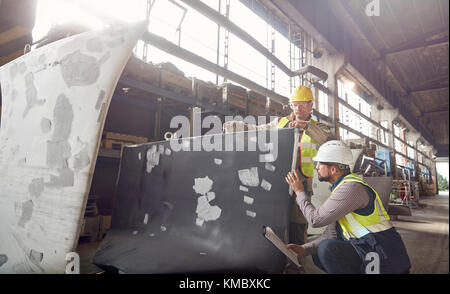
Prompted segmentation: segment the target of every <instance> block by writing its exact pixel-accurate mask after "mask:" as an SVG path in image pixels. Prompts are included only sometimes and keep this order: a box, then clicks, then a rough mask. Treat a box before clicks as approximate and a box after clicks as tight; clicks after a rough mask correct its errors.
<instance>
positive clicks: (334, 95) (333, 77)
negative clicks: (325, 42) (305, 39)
mask: <svg viewBox="0 0 450 294" xmlns="http://www.w3.org/2000/svg"><path fill="white" fill-rule="evenodd" d="M346 65H347V61H346V60H345V56H344V54H334V55H330V54H329V53H328V52H327V51H325V52H324V53H323V55H322V57H320V58H318V59H313V66H315V67H317V68H319V69H321V70H323V71H324V72H326V73H327V74H328V80H327V88H328V90H329V93H328V113H329V116H330V118H331V119H332V122H333V128H334V130H332V131H334V135H335V136H336V139H339V137H340V134H339V128H338V127H337V123H338V122H339V101H338V84H337V78H338V76H339V74H340V73H341V72H342V70H344V68H345V66H346Z"/></svg>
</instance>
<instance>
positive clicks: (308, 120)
mask: <svg viewBox="0 0 450 294" xmlns="http://www.w3.org/2000/svg"><path fill="white" fill-rule="evenodd" d="M289 106H290V108H291V109H292V112H291V113H290V114H289V115H288V116H285V117H280V118H277V119H275V120H273V121H272V122H270V123H269V124H265V125H258V126H256V125H251V124H246V123H244V122H242V121H230V122H226V123H225V124H224V125H223V130H224V133H230V132H234V131H236V130H241V131H248V130H264V129H275V128H278V129H282V128H298V129H299V130H300V142H299V144H298V145H299V149H298V152H299V156H298V157H297V158H298V159H297V163H296V167H297V168H298V170H299V172H300V173H299V175H300V177H301V179H302V181H303V185H304V187H305V191H304V192H305V193H306V194H307V195H308V196H309V197H310V196H311V195H312V192H313V191H312V178H313V176H314V162H313V160H312V159H313V157H314V156H315V155H316V153H317V149H318V148H319V146H320V145H321V144H323V143H325V142H326V141H327V140H330V139H331V138H332V134H331V131H330V129H329V128H328V127H327V126H326V125H324V124H321V123H318V122H317V121H315V120H314V119H312V117H311V112H312V110H313V106H314V97H313V93H312V91H311V89H310V88H308V87H306V86H303V85H301V86H298V87H297V88H295V90H294V92H293V93H292V95H291V98H290V100H289ZM307 229H308V222H307V221H306V219H305V218H304V216H303V215H302V212H301V211H300V209H299V207H298V206H297V205H295V204H294V205H292V208H291V211H290V223H289V241H290V242H292V243H296V244H303V243H304V242H305V241H306V236H307V234H306V233H307ZM289 270H290V272H292V273H293V272H294V270H293V269H292V270H291V269H289Z"/></svg>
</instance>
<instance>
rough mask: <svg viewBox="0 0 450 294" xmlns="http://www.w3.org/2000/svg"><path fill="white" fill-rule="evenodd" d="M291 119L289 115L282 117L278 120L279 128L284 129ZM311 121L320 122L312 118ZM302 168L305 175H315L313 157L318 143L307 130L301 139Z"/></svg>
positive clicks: (309, 176)
mask: <svg viewBox="0 0 450 294" xmlns="http://www.w3.org/2000/svg"><path fill="white" fill-rule="evenodd" d="M289 122H290V121H289V119H288V118H287V117H282V118H281V119H280V120H279V121H278V125H277V128H278V129H282V128H285V127H286V126H287V125H288V123H289ZM311 123H313V124H315V125H317V124H318V122H317V121H315V120H313V119H311ZM299 146H300V151H301V152H300V170H301V172H302V174H303V175H304V176H305V177H308V178H312V177H313V176H314V162H313V160H312V159H313V157H315V156H316V154H317V143H316V142H315V141H314V140H313V139H312V138H311V137H310V136H308V135H307V134H306V133H305V131H303V132H302V135H301V139H300V143H299Z"/></svg>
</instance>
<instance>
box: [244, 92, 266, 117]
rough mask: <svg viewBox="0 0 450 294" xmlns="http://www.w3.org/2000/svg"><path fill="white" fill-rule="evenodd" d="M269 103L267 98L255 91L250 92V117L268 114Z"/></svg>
mask: <svg viewBox="0 0 450 294" xmlns="http://www.w3.org/2000/svg"><path fill="white" fill-rule="evenodd" d="M267 104H268V101H267V98H266V96H264V95H262V94H259V93H257V92H255V91H253V90H249V91H248V106H247V107H248V108H247V110H248V112H247V113H248V115H252V116H261V115H266V114H267V108H268V107H267V106H268V105H267Z"/></svg>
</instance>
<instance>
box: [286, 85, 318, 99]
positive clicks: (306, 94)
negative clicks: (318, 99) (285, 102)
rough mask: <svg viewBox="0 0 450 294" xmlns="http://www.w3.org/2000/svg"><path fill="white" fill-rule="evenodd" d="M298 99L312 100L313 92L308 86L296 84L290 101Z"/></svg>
mask: <svg viewBox="0 0 450 294" xmlns="http://www.w3.org/2000/svg"><path fill="white" fill-rule="evenodd" d="M299 101H314V97H313V93H312V91H311V89H310V88H308V87H306V86H298V87H297V88H295V91H294V93H293V94H292V96H291V101H290V102H299Z"/></svg>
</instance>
